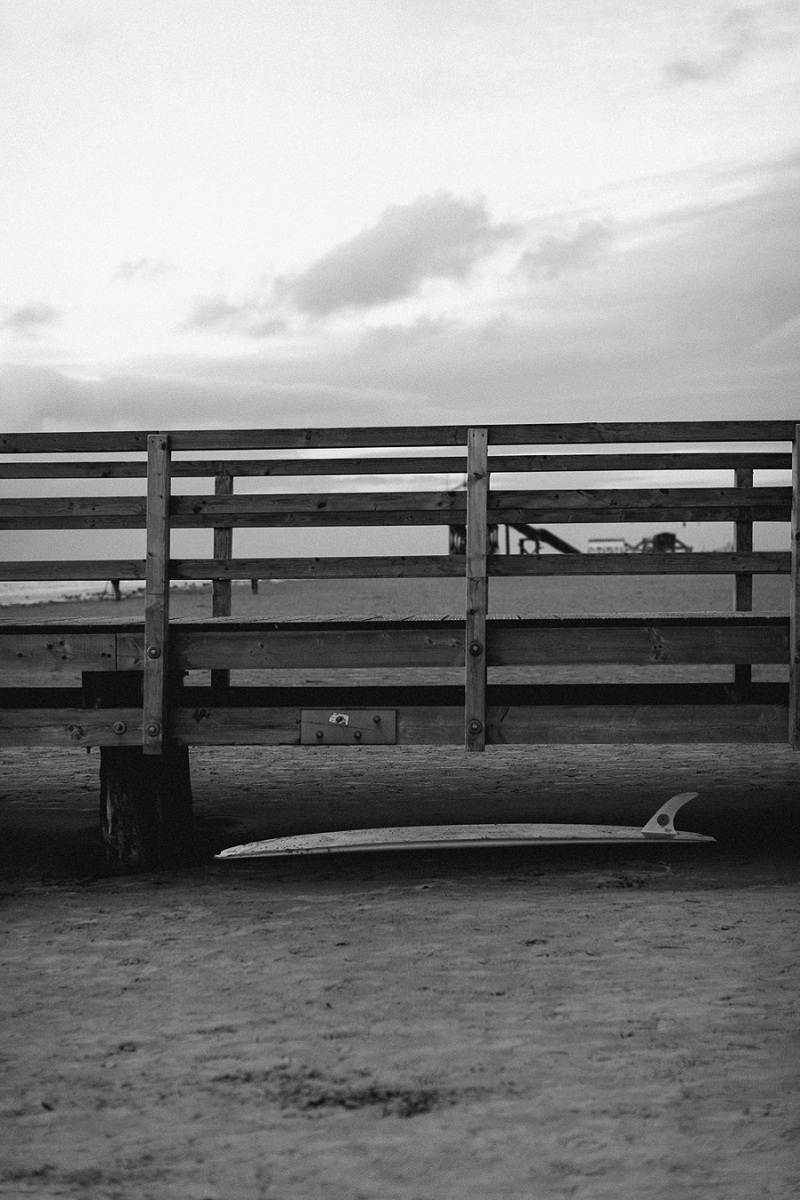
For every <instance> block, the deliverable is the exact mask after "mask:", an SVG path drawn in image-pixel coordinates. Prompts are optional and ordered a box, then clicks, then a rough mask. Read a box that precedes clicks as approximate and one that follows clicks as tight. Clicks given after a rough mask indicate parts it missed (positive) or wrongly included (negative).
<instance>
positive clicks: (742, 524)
mask: <svg viewBox="0 0 800 1200" xmlns="http://www.w3.org/2000/svg"><path fill="white" fill-rule="evenodd" d="M734 485H735V486H736V487H737V488H752V486H753V470H752V468H751V467H737V468H736V472H735V479H734ZM735 524H736V545H735V547H734V549H735V550H736V553H737V554H752V552H753V521H752V518H750V517H737V519H736V523H735ZM733 606H734V609H735V610H736V612H752V609H753V576H752V575H750V574H737V575H736V577H735V583H734V595H733ZM733 671H734V681H735V683H736V688H737V690H738V689H745V688H748V687H749V686H750V684H751V683H752V680H753V668H752V667H751V665H750V663H736V665H735V666H734V668H733Z"/></svg>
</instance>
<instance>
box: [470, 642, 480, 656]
mask: <svg viewBox="0 0 800 1200" xmlns="http://www.w3.org/2000/svg"><path fill="white" fill-rule="evenodd" d="M482 650H483V646H482V645H481V644H480V642H470V644H469V652H470V654H474V655H476V656H477V655H478V654H480V653H481V652H482Z"/></svg>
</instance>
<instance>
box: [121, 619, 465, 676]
mask: <svg viewBox="0 0 800 1200" xmlns="http://www.w3.org/2000/svg"><path fill="white" fill-rule="evenodd" d="M463 628H464V627H463V624H459V625H457V626H456V628H455V629H450V630H448V629H442V630H435V629H425V628H421V629H418V628H415V627H414V625H412V624H409V625H408V627H407V628H404V629H393V630H382V629H380V627H378V628H376V629H375V630H366V629H365V630H357V629H356V630H333V631H330V632H327V631H325V629H320V630H318V631H313V630H307V631H305V632H300V631H298V632H288V631H281V632H276V633H268V632H262V633H260V634H258V633H257V634H251V633H247V632H242V631H238V632H237V631H233V630H232V631H231V632H230V633H226V631H225V630H224V629H221V630H219V631H197V632H195V631H192V630H184V629H181V628H180V627H179V626H175V625H173V627H172V631H171V637H172V648H171V654H172V661H173V663H174V665H175V667H176V668H179V669H183V670H202V669H208V668H213V669H218V670H220V669H226V668H228V669H230V670H278V669H280V670H290V669H292V668H295V667H316V668H319V669H322V668H324V667H345V666H347V667H403V666H419V667H461V666H463V665H464V632H463ZM129 645H130V648H131V649H133V648H134V647H133V643H130V644H129ZM137 650H138V646H136V647H135V649H134V653H133V655H132V657H131V659H130V660H129V663H130V667H129V669H135V667H134V666H133V663H134V662H135V659H136V657H138V655H137V653H136V651H137Z"/></svg>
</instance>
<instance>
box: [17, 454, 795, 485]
mask: <svg viewBox="0 0 800 1200" xmlns="http://www.w3.org/2000/svg"><path fill="white" fill-rule="evenodd" d="M791 466H792V456H791V454H785V453H780V452H777V451H773V452H770V451H758V450H749V451H748V450H741V451H738V452H730V451H719V452H703V451H695V452H691V451H688V452H683V453H681V452H674V451H673V452H665V453H662V454H652V453H649V454H648V453H616V454H607V453H606V454H596V453H592V452H586V451H584V452H583V453H579V454H492V455H491V456H490V458H489V473H490V475H491V474H492V473H493V472H508V471H521V472H528V471H539V472H542V471H696V470H718V471H721V470H734V469H736V468H738V467H743V468H749V469H751V470H752V469H753V468H755V469H756V470H791ZM466 470H467V460H466V458H465V457H463V456H462V455H450V456H444V455H440V456H431V455H428V456H425V457H418V456H415V457H408V456H406V455H395V456H394V457H391V458H390V457H385V456H383V457H377V456H376V457H374V458H373V457H367V458H283V459H278V458H226V459H178V460H176V461H174V462H173V464H172V475H173V478H175V477H179V478H192V477H194V478H201V477H204V478H212V477H214V476H217V475H231V476H233V477H234V478H236V477H246V476H250V477H256V478H258V477H262V478H269V477H282V476H287V477H288V476H309V475H340V476H341V475H395V474H421V475H431V474H447V475H449V474H464V475H465V474H466ZM146 475H147V463H146V462H144V461H140V460H133V459H129V460H127V461H120V462H116V461H111V460H107V461H105V462H94V461H83V462H69V461H58V460H56V461H50V462H8V461H6V462H0V479H144V478H145V477H146Z"/></svg>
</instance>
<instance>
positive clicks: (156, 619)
mask: <svg viewBox="0 0 800 1200" xmlns="http://www.w3.org/2000/svg"><path fill="white" fill-rule="evenodd" d="M147 467H148V469H147V574H146V582H145V595H144V644H145V655H144V708H143V714H142V748H143V750H144V752H145V754H160V753H161V751H162V750H163V748H164V736H165V730H164V723H165V719H166V678H167V673H168V669H169V667H168V655H169V547H170V527H169V501H170V470H169V469H170V446H169V438H168V437H166V436H165V435H164V434H160V433H154V434H153V435H152V436H151V437H150V438H149V439H148V459H147Z"/></svg>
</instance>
